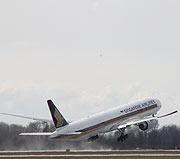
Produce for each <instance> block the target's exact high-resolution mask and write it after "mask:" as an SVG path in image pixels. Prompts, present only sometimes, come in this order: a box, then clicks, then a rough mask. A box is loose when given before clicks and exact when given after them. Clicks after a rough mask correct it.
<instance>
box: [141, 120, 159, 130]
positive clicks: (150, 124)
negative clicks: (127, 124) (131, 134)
mask: <svg viewBox="0 0 180 159" xmlns="http://www.w3.org/2000/svg"><path fill="white" fill-rule="evenodd" d="M157 125H158V120H156V119H153V120H150V121H144V122H142V123H140V124H139V125H138V126H139V129H141V130H142V131H149V130H151V129H153V128H156V127H157Z"/></svg>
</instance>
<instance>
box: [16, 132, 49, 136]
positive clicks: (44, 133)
mask: <svg viewBox="0 0 180 159" xmlns="http://www.w3.org/2000/svg"><path fill="white" fill-rule="evenodd" d="M19 135H20V136H50V135H52V132H40V133H20V134H19Z"/></svg>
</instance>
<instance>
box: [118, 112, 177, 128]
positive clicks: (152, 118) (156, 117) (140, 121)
mask: <svg viewBox="0 0 180 159" xmlns="http://www.w3.org/2000/svg"><path fill="white" fill-rule="evenodd" d="M177 112H178V111H177V110H176V111H173V112H171V113H168V114H164V115H161V116H154V117H148V118H142V119H135V120H133V121H130V122H127V123H124V124H122V125H119V126H118V129H124V128H127V127H129V126H131V125H138V124H140V123H142V122H145V121H151V120H154V119H158V118H163V117H166V116H169V115H172V114H175V113H177Z"/></svg>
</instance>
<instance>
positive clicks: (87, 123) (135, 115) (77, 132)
mask: <svg viewBox="0 0 180 159" xmlns="http://www.w3.org/2000/svg"><path fill="white" fill-rule="evenodd" d="M160 108H161V103H160V101H159V100H158V99H155V98H146V99H143V100H140V101H136V102H133V103H129V104H126V105H123V106H118V107H115V108H112V109H109V110H107V111H104V112H101V113H98V114H95V115H92V116H89V117H87V118H83V119H81V120H77V121H75V122H72V123H69V124H68V125H66V126H64V127H61V128H58V129H56V131H55V132H53V134H52V135H51V136H50V138H56V139H61V140H72V141H76V140H84V139H88V138H89V137H92V136H94V135H97V134H100V133H106V132H109V131H113V130H117V128H118V126H120V125H122V124H124V123H126V122H129V121H131V120H135V119H140V118H141V119H142V118H144V117H147V116H150V115H154V114H156V113H157V111H158V110H159V109H160ZM73 133H74V134H73Z"/></svg>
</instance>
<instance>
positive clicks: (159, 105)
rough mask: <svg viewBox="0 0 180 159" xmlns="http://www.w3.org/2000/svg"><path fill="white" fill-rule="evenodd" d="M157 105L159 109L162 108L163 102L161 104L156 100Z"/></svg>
mask: <svg viewBox="0 0 180 159" xmlns="http://www.w3.org/2000/svg"><path fill="white" fill-rule="evenodd" d="M156 103H157V106H158V107H159V108H161V102H160V100H159V99H156Z"/></svg>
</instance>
